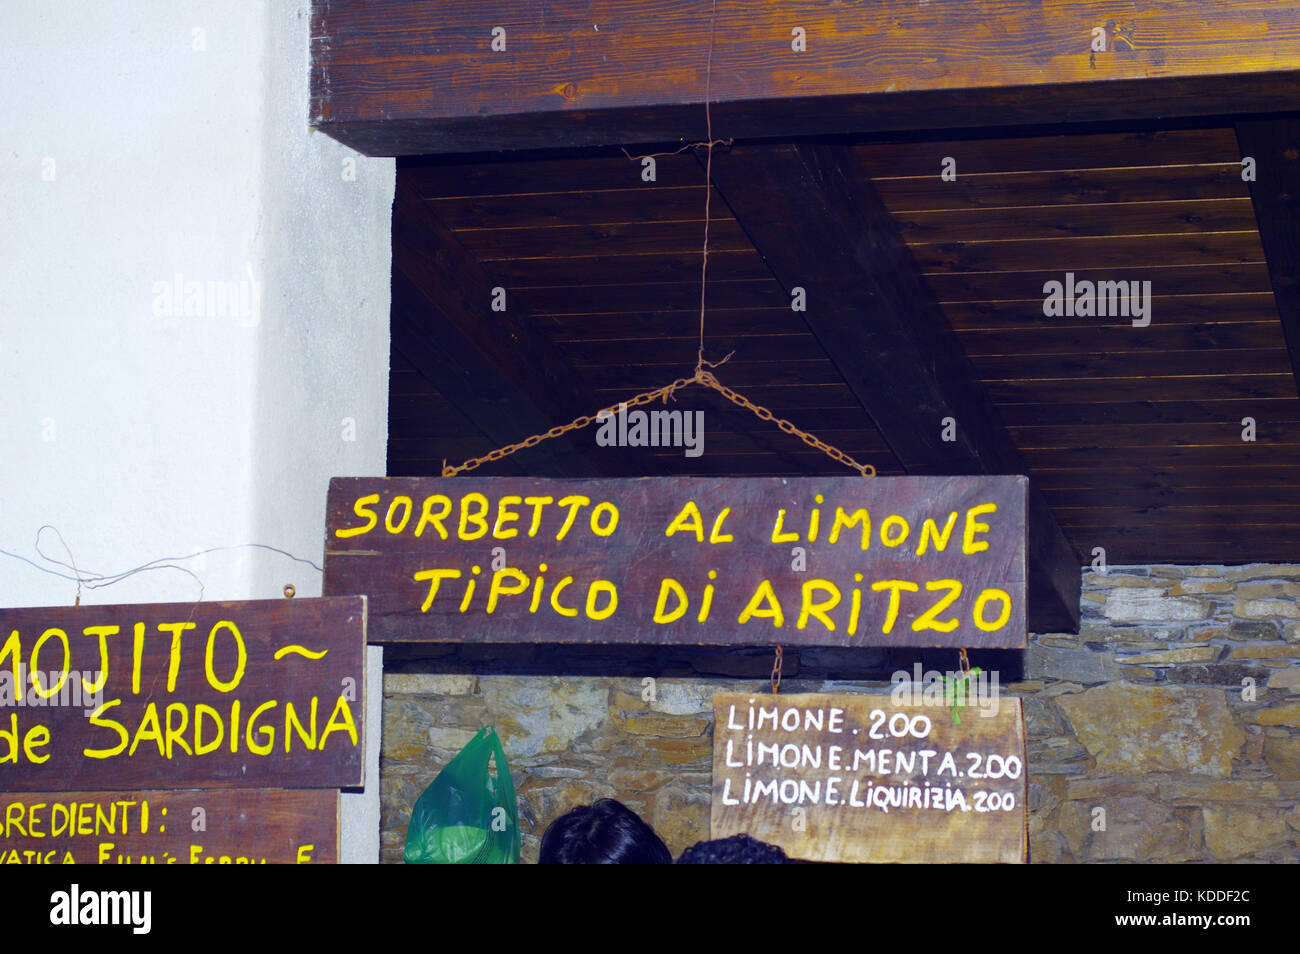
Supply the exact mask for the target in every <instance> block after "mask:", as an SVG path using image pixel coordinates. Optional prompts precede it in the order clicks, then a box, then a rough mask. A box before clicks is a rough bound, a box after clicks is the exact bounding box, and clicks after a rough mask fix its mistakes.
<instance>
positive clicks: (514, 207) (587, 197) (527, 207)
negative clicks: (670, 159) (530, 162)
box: [426, 160, 725, 232]
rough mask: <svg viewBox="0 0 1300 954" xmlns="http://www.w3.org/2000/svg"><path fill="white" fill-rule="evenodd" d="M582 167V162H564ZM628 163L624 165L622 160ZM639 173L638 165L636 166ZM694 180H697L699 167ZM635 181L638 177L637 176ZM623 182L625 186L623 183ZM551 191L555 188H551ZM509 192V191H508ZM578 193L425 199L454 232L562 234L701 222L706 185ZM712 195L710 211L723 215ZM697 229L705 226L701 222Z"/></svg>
mask: <svg viewBox="0 0 1300 954" xmlns="http://www.w3.org/2000/svg"><path fill="white" fill-rule="evenodd" d="M568 161H574V162H579V163H580V162H582V160H568ZM624 161H625V162H626V160H624ZM634 166H635V169H636V171H637V173H638V174H639V173H640V170H641V166H640V164H639V163H635V164H634ZM692 174H693V175H697V176H699V171H698V167H697V169H696V171H695V172H694V173H692ZM638 177H639V175H638ZM624 181H625V182H626V180H624ZM551 184H552V185H555V184H558V183H551ZM507 187H509V186H507ZM582 190H583V191H581V192H540V193H535V194H524V195H482V196H464V197H460V198H454V199H428V200H426V201H428V202H430V203H432V204H433V210H434V212H435V213H436V214H437V215H438V216H439V217H440V218H441V219H442V220H443V221H444V222H446V223H447V226H448V227H449V228H452V229H455V230H457V231H458V232H463V231H464V230H465V229H517V228H525V227H527V228H557V227H559V228H562V227H566V226H574V225H593V224H594V225H610V224H618V223H627V222H677V221H683V220H687V221H689V220H694V219H702V218H703V210H704V179H703V176H699V182H697V183H694V184H690V185H676V186H674V185H659V184H657V183H650V182H640V183H638V184H635V185H632V186H630V187H627V188H617V189H606V190H603V191H601V190H597V189H595V188H594V187H593V185H592V184H590V183H588V182H585V181H584V182H582ZM724 208H725V206H723V205H722V200H721V199H720V198H719V197H718V196H717V195H716V193H715V194H714V196H713V198H712V201H711V202H710V211H712V210H714V209H718V210H722V209H724ZM700 224H701V227H703V222H702V221H701V223H700Z"/></svg>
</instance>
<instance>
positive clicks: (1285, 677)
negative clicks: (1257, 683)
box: [1268, 666, 1300, 692]
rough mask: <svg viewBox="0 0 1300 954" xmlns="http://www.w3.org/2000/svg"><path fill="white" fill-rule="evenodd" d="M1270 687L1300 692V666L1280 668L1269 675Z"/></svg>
mask: <svg viewBox="0 0 1300 954" xmlns="http://www.w3.org/2000/svg"><path fill="white" fill-rule="evenodd" d="M1268 687H1269V688H1270V689H1282V690H1285V691H1286V692H1300V666H1288V667H1287V668H1286V669H1279V670H1277V671H1276V672H1274V673H1273V675H1271V676H1269V677H1268Z"/></svg>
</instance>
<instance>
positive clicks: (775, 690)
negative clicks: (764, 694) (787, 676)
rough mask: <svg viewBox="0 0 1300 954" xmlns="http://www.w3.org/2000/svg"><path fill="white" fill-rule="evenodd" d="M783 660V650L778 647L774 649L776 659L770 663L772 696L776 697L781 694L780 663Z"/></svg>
mask: <svg viewBox="0 0 1300 954" xmlns="http://www.w3.org/2000/svg"><path fill="white" fill-rule="evenodd" d="M784 658H785V650H783V649H782V648H781V647H780V646H779V645H778V646H777V647H776V659H775V660H774V661H773V663H772V695H774V696H775V695H778V694H779V693H780V692H781V663H782V661H783V660H784Z"/></svg>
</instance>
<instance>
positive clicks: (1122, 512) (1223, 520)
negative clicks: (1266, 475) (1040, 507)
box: [1059, 503, 1300, 532]
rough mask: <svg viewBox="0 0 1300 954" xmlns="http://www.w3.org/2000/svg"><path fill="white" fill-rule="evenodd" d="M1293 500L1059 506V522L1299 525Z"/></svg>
mask: <svg viewBox="0 0 1300 954" xmlns="http://www.w3.org/2000/svg"><path fill="white" fill-rule="evenodd" d="M1298 514H1300V511H1297V510H1296V508H1295V505H1294V504H1289V503H1287V504H1279V505H1271V506H1261V507H1250V506H1245V505H1241V506H1221V507H1211V506H1207V507H1174V506H1165V505H1157V506H1150V507H1061V508H1060V510H1059V515H1060V520H1061V526H1062V527H1070V528H1079V527H1101V528H1108V527H1125V528H1140V527H1150V528H1152V529H1156V530H1161V531H1163V530H1177V531H1179V532H1188V531H1192V530H1195V529H1197V528H1211V527H1220V528H1225V529H1226V528H1232V527H1262V526H1269V525H1276V526H1288V525H1293V526H1296V527H1300V519H1297V515H1298Z"/></svg>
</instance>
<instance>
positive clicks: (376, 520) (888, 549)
mask: <svg viewBox="0 0 1300 954" xmlns="http://www.w3.org/2000/svg"><path fill="white" fill-rule="evenodd" d="M1027 486H1028V481H1027V479H1026V478H1024V477H992V476H978V477H877V478H863V477H816V478H814V477H806V478H752V479H731V478H727V479H716V478H713V479H709V478H694V477H681V478H643V479H634V480H538V479H524V478H519V479H516V478H510V477H486V478H472V477H456V478H450V479H441V478H400V477H398V478H360V477H338V478H335V479H334V480H333V481H331V482H330V490H329V500H328V512H327V529H326V540H325V586H324V589H325V592H326V593H358V592H360V593H366V594H367V595H368V596H369V597H370V628H369V632H370V639H371V640H372V641H374V642H394V641H404V640H411V641H432V642H491V643H532V642H556V643H618V642H638V643H651V644H687V643H689V644H699V645H729V644H730V645H769V644H776V643H783V644H786V645H822V646H990V647H1001V648H1020V647H1023V646H1024V645H1025V601H1026V592H1025V589H1026V588H1025V579H1026V577H1025V548H1026V532H1025V500H1026V494H1027Z"/></svg>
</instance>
